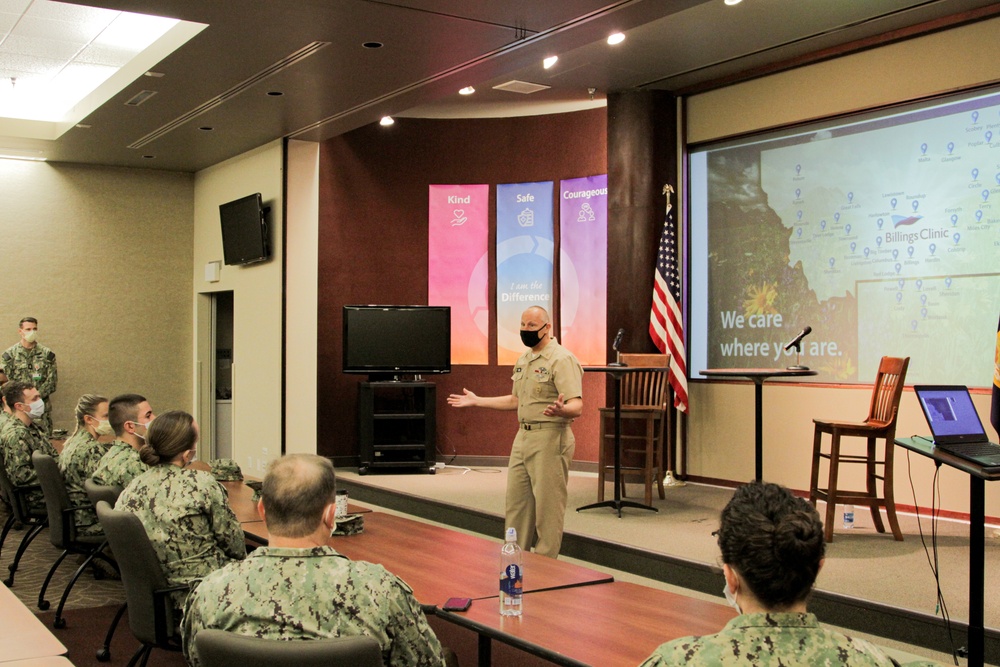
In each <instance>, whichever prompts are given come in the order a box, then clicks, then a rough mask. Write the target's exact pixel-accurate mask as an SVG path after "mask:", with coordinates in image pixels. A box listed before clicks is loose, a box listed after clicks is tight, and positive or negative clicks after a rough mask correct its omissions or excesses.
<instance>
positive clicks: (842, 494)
mask: <svg viewBox="0 0 1000 667" xmlns="http://www.w3.org/2000/svg"><path fill="white" fill-rule="evenodd" d="M909 364H910V358H909V357H905V358H902V359H900V358H897V357H882V361H881V362H880V363H879V366H878V376H877V377H876V378H875V386H874V388H873V389H872V399H871V404H870V405H869V407H868V417H867V418H865V420H864V421H863V422H838V421H825V420H821V419H813V423H814V424H815V425H816V430H815V433H814V436H813V455H812V478H811V480H810V483H809V502H811V503H812V504H813V506H815V505H816V501H817V500H825V501H826V520H825V522H824V526H823V528H824V534H825V538H826V541H827V542H832V541H833V525H834V522H835V520H836V513H837V505H838V504H839V503H843V504H847V505H867V506H868V508H869V510H870V511H871V514H872V523H874V524H875V530H877V531H878V532H880V533H884V532H885V526H884V525H882V515H881V514H880V513H879V508H880V507H885V514H886V517H887V518H888V519H889V527H890V528H891V529H892V535H893V537H894V538H895V539H896V540H897V541H900V542H901V541H902V540H903V533H902V531H900V529H899V521H897V520H896V502H895V500H894V499H893V493H892V491H893V489H892V454H893V450H894V449H895V448H896V445H895V439H896V415H897V413H898V412H899V399H900V397H901V396H902V395H903V381H904V380H905V379H906V369H907V367H908V366H909ZM824 433H829V434H830V436H831V442H830V451H829V452H824V451H823V450H822V438H823V434H824ZM844 437H851V438H865V439H866V440H867V442H868V447H867V450H866V452H865V453H864V454H860V455H855V454H842V453H841V452H840V439H841V438H844ZM880 439H881V440H884V441H885V447H884V456H883V457H882V459H881V460H880V459H879V458H878V452H877V451H876V444H877V441H878V440H880ZM821 459H827V460H829V462H830V470H829V481H828V483H827V487H826V488H825V489H822V488H819V464H820V460H821ZM842 463H857V464H862V465H864V466H865V482H866V484H865V490H864V491H844V490H843V489H840V488H838V484H837V482H838V475H839V473H840V464H842ZM878 466H881V467H882V474H881V475H878V474H877V467H878ZM879 480H881V482H882V496H881V497H880V496H879V495H878V491H877V488H876V482H877V481H879Z"/></svg>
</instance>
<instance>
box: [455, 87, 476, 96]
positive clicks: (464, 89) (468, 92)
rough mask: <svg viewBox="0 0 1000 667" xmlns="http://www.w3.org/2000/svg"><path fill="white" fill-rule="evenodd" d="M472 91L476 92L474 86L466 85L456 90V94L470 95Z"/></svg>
mask: <svg viewBox="0 0 1000 667" xmlns="http://www.w3.org/2000/svg"><path fill="white" fill-rule="evenodd" d="M474 92H476V89H475V88H473V87H472V86H466V87H465V88H463V89H462V90H460V91H458V94H459V95H471V94H472V93H474Z"/></svg>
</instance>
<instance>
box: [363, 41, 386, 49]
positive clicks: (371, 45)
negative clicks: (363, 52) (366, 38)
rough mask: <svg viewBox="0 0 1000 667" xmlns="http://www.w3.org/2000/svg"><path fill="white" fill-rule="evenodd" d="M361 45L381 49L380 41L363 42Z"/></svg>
mask: <svg viewBox="0 0 1000 667" xmlns="http://www.w3.org/2000/svg"><path fill="white" fill-rule="evenodd" d="M361 46H363V47H365V48H366V49H381V48H382V46H383V44H382V42H365V43H364V44H362V45H361Z"/></svg>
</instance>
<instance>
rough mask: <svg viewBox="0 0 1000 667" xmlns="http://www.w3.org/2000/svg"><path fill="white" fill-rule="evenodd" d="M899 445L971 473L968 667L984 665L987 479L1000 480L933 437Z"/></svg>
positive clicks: (901, 441)
mask: <svg viewBox="0 0 1000 667" xmlns="http://www.w3.org/2000/svg"><path fill="white" fill-rule="evenodd" d="M896 444H897V445H899V446H900V447H903V448H904V449H908V450H910V451H911V452H916V453H917V454H920V455H922V456H926V457H927V458H929V459H932V460H933V461H934V464H935V465H941V464H942V463H943V464H944V465H946V466H951V467H952V468H957V469H958V470H961V471H962V472H965V473H968V474H969V524H970V525H969V642H968V648H969V667H981V666H982V664H983V661H984V659H985V655H984V652H985V651H984V642H985V638H986V632H985V631H984V630H983V621H984V610H983V605H984V601H985V594H984V586H985V585H986V574H985V568H986V557H985V554H984V551H985V549H986V521H985V517H986V482H995V481H996V480H1000V473H988V472H984V471H983V467H982V466H981V465H979V464H977V463H973V462H972V461H967V460H965V459H963V458H960V457H958V456H955V455H954V454H949V453H948V452H944V451H941V450H939V449H937V448H936V447H935V446H934V441H933V440H931V439H930V438H922V437H919V436H918V437H915V438H896Z"/></svg>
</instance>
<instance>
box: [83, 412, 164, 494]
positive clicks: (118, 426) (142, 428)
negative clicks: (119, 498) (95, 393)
mask: <svg viewBox="0 0 1000 667" xmlns="http://www.w3.org/2000/svg"><path fill="white" fill-rule="evenodd" d="M155 418H156V415H155V414H153V408H152V407H150V405H149V401H147V400H146V398H145V397H144V396H140V395H139V394H122V395H121V396H115V397H114V398H112V399H111V403H109V404H108V421H110V422H111V428H112V429H114V432H115V435H116V436H117V438H118V439H117V440H115V441H114V442H113V443H112V444H111V447H110V448H109V449H108V451H107V452H106V453H105V454H104V456H103V457H102V458H101V461H100V463H98V465H97V468H96V469H95V470H94V473H93V475H92V478H93V480H94V481H95V482H96V483H98V484H102V485H104V486H117V487H118V488H119V489H124V488H125V487H126V486H128V485H129V483H130V482H131V481H132V480H133V479H135V478H136V477H138V476H139V475H141V474H142V473H144V472H146V471H147V470H149V466H148V465H146V464H145V463H143V462H142V459H141V458H139V448H140V447H142V445H143V444H144V443H145V442H146V440H145V434H146V432H147V431H148V429H149V423H150V422H151V421H153V419H155Z"/></svg>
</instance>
